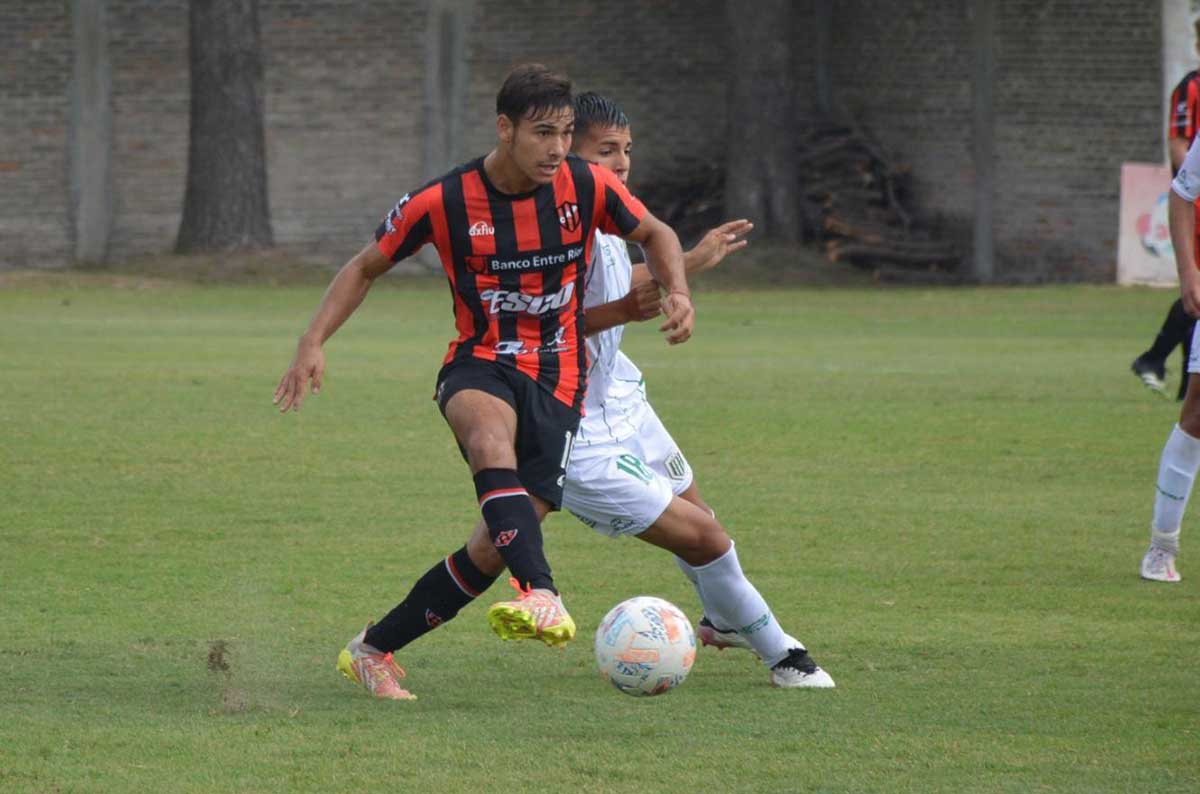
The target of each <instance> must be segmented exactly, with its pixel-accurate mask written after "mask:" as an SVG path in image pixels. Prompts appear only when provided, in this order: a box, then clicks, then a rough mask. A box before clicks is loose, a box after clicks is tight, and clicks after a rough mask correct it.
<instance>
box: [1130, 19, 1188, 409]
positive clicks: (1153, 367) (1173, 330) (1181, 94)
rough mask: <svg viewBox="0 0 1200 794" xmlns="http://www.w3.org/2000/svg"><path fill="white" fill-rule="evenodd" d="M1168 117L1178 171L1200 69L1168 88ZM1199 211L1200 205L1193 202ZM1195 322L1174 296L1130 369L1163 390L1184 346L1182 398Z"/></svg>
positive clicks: (1169, 142) (1185, 147)
mask: <svg viewBox="0 0 1200 794" xmlns="http://www.w3.org/2000/svg"><path fill="white" fill-rule="evenodd" d="M1192 26H1193V27H1194V29H1195V32H1196V48H1197V50H1200V16H1198V17H1196V18H1195V19H1193V20H1192ZM1170 114H1171V115H1170V118H1169V119H1168V121H1167V153H1168V155H1169V156H1170V159H1171V175H1172V176H1175V175H1177V174H1178V173H1179V167H1180V166H1181V165H1182V164H1183V158H1184V157H1185V156H1186V155H1187V152H1188V147H1189V146H1190V145H1191V143H1192V141H1193V140H1195V138H1196V132H1197V130H1198V129H1200V72H1197V71H1196V70H1192V71H1190V72H1188V73H1187V74H1186V75H1184V77H1183V79H1182V80H1180V81H1179V84H1178V85H1176V86H1175V90H1174V91H1172V92H1171V108H1170ZM1196 213H1197V214H1198V215H1200V205H1197V206H1196ZM1195 324H1196V318H1195V316H1194V315H1192V316H1189V315H1188V313H1187V312H1186V311H1184V308H1183V301H1182V300H1180V299H1176V300H1175V302H1174V303H1172V304H1171V308H1170V309H1169V310H1168V311H1167V316H1166V319H1164V320H1163V324H1162V327H1161V328H1160V329H1159V331H1158V334H1157V335H1156V336H1155V337H1154V342H1153V343H1152V344H1151V345H1150V347H1149V348H1148V349H1147V350H1146V351H1145V352H1144V353H1142V354H1141V355H1139V356H1138V357H1137V358H1135V359H1134V360H1133V364H1132V365H1131V366H1130V369H1132V370H1133V374H1134V375H1136V376H1137V377H1138V379H1140V380H1141V381H1142V383H1144V384H1146V386H1147V387H1149V388H1150V389H1153V390H1154V391H1156V392H1159V393H1162V392H1163V390H1164V388H1165V387H1166V383H1165V379H1166V377H1167V359H1168V358H1169V357H1170V355H1171V353H1172V352H1173V351H1174V350H1175V348H1176V347H1177V346H1179V347H1182V348H1183V361H1184V367H1183V370H1184V371H1183V373H1182V375H1181V377H1180V378H1179V390H1178V399H1180V400H1182V399H1183V398H1184V395H1185V394H1187V389H1188V367H1187V362H1188V360H1189V359H1190V358H1191V354H1192V333H1193V330H1194V326H1195Z"/></svg>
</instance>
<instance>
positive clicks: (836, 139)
mask: <svg viewBox="0 0 1200 794" xmlns="http://www.w3.org/2000/svg"><path fill="white" fill-rule="evenodd" d="M796 145H797V156H796V160H797V163H796V166H797V171H796V184H797V185H798V187H799V189H800V191H801V197H802V199H803V200H802V202H801V209H802V214H803V217H801V218H799V219H798V221H799V223H800V225H801V227H802V228H803V229H804V239H805V241H806V242H809V243H814V244H816V245H818V246H821V247H822V249H823V251H824V253H825V256H826V257H828V258H829V259H830V260H831V261H834V262H846V263H849V264H851V265H854V266H856V267H860V268H864V269H870V270H874V271H875V272H876V274H877V275H879V276H881V277H885V278H897V279H901V280H919V279H920V278H921V275H920V274H922V273H924V274H927V275H929V276H931V277H932V278H934V279H936V278H937V277H939V276H944V275H947V274H950V273H953V272H954V271H955V270H957V268H958V265H959V262H960V260H961V258H962V254H961V252H960V251H959V250H958V247H957V246H956V245H955V244H954V243H953V242H950V241H947V240H945V239H939V237H938V235H937V233H936V231H935V230H934V229H932V228H930V227H929V226H928V225H927V224H923V223H921V222H919V221H918V220H917V219H916V218H915V217H914V214H913V212H912V211H911V210H910V209H908V208H907V207H906V206H905V202H906V200H907V190H906V187H907V182H908V178H909V171H910V169H909V167H908V166H906V165H902V164H898V163H893V162H892V161H891V160H890V159H889V158H888V157H887V155H886V154H885V153H884V151H883V150H882V148H881V147H880V146H879V145H878V144H877V143H876V142H875V141H874V140H873V139H872V138H871V136H870V135H869V134H867V133H866V132H865V131H864V130H862V129H860V128H857V127H854V126H852V125H849V124H843V123H838V122H832V121H815V122H812V123H810V124H808V125H806V126H805V127H803V128H801V129H800V131H799V135H798V137H797V141H796ZM678 166H679V167H678V168H677V169H676V170H675V172H674V176H668V177H665V178H661V179H658V180H656V181H655V182H654V183H653V184H651V185H648V186H647V188H646V189H645V190H642V191H639V197H640V198H641V199H642V200H643V201H645V202H646V204H647V205H648V206H649V207H650V208H651V209H652V210H653V211H654V213H655V215H657V216H658V217H659V218H661V219H662V220H664V221H665V222H667V223H668V224H670V225H671V226H672V227H673V228H674V229H675V230H676V232H677V233H678V234H679V237H680V239H681V240H682V241H683V243H684V245H685V246H688V245H691V244H692V243H694V242H695V241H696V240H698V239H699V238H700V236H701V235H702V234H704V232H705V231H707V230H708V229H711V228H712V227H714V226H716V225H718V224H720V223H722V222H723V221H725V220H727V218H725V217H724V210H723V206H724V199H725V171H724V168H723V167H722V166H721V165H719V164H714V163H713V162H712V161H711V160H709V161H688V162H681V163H679V164H678Z"/></svg>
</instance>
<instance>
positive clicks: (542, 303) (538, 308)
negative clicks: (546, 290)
mask: <svg viewBox="0 0 1200 794" xmlns="http://www.w3.org/2000/svg"><path fill="white" fill-rule="evenodd" d="M574 295H575V282H574V281H569V282H567V283H566V284H565V285H564V286H563V288H562V289H560V290H559V291H558V292H555V293H553V294H551V295H528V294H526V293H524V292H517V291H514V290H507V289H485V290H484V291H483V292H481V293H479V297H480V298H481V299H482V300H483V301H484V303H485V304H486V305H487V308H488V312H489V313H491V314H499V313H500V312H525V313H526V314H532V315H534V316H540V315H543V314H545V313H546V312H551V311H557V310H558V309H561V308H562V307H564V306H566V305H567V304H568V303H570V302H571V298H572V297H574Z"/></svg>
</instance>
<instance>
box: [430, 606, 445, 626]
mask: <svg viewBox="0 0 1200 794" xmlns="http://www.w3.org/2000/svg"><path fill="white" fill-rule="evenodd" d="M445 622H446V621H444V620H442V616H441V615H439V614H438V613H436V612H434V611H433V610H432V609H427V610H425V623H426V624H428V626H429V628H431V629H433V628H437V627H438V626H440V625H442V624H443V623H445Z"/></svg>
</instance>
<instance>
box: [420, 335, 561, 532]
mask: <svg viewBox="0 0 1200 794" xmlns="http://www.w3.org/2000/svg"><path fill="white" fill-rule="evenodd" d="M464 389H478V390H479V391H482V392H486V393H487V394H490V395H492V396H493V397H498V398H499V399H501V400H504V402H506V403H508V404H509V405H510V406H512V409H513V410H514V411H515V412H516V414H517V448H516V453H517V477H518V478H519V479H520V480H521V484H522V485H524V486H525V490H527V491H529V492H530V493H531V494H533V495H534V496H538V497H541V498H542V499H545V500H546V501H547V502H549V503H550V504H551V505H553V506H554V509H556V510H557V509H558V508H559V507H560V506H561V505H562V492H563V481H564V479H565V478H566V473H567V461H568V460H569V459H570V456H571V444H572V442H573V441H574V440H575V432H576V431H577V430H579V418H580V416H579V413H578V412H577V411H575V410H574V409H573V408H571V406H569V405H567V404H565V403H563V402H562V401H561V400H559V399H557V398H556V397H555V396H554V395H553V394H550V393H549V392H548V391H546V390H545V389H543V388H542V387H541V386H539V385H538V384H537V382H536V381H535V380H533V379H532V378H530V377H529V376H527V375H525V374H524V373H522V372H519V371H518V370H517V369H515V368H513V367H509V366H505V365H504V364H497V363H496V362H494V361H484V360H483V359H480V358H461V359H456V360H454V361H451V362H450V363H449V364H447V365H446V366H444V367H442V371H441V372H439V373H438V379H437V392H436V395H437V404H438V408H440V409H441V411H442V415H443V416H444V415H445V413H446V403H447V402H449V400H450V398H451V397H453V396H454V395H455V394H458V393H459V392H460V391H463V390H464ZM458 449H459V451H460V452H462V455H463V458H464V459H466V457H467V451H466V450H465V449H463V446H462V444H459V445H458Z"/></svg>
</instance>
